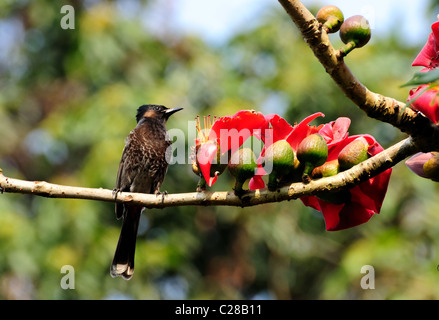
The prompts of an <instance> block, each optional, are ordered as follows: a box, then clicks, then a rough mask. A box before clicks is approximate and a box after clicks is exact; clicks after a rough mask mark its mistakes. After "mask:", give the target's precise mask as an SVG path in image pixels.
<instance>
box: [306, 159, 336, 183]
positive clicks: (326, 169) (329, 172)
mask: <svg viewBox="0 0 439 320" xmlns="http://www.w3.org/2000/svg"><path fill="white" fill-rule="evenodd" d="M339 172H340V165H339V163H338V160H332V161H328V162H325V163H324V164H323V165H321V166H320V167H317V168H315V169H314V170H313V171H312V178H313V179H318V178H325V177H331V176H335V175H336V174H338V173H339Z"/></svg>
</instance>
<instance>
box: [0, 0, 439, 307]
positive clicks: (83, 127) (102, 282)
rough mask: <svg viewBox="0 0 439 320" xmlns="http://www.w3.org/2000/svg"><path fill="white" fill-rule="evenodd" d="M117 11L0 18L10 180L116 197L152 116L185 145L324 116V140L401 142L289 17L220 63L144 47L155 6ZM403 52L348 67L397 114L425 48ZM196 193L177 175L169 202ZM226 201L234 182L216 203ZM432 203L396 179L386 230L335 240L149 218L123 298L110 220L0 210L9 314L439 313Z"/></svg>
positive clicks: (296, 217)
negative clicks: (129, 304) (165, 109)
mask: <svg viewBox="0 0 439 320" xmlns="http://www.w3.org/2000/svg"><path fill="white" fill-rule="evenodd" d="M124 2H125V1H121V0H120V1H86V2H82V1H79V0H77V1H73V0H72V1H49V0H40V1H27V0H22V1H16V2H13V1H6V2H2V4H1V5H0V8H1V10H0V12H1V13H0V28H1V29H2V30H6V31H5V32H4V33H3V34H4V35H6V34H7V35H8V37H5V38H4V39H2V43H3V44H5V49H4V50H3V52H2V53H1V55H0V74H1V78H0V136H1V139H0V168H2V169H3V171H4V173H5V175H7V176H10V177H15V178H21V179H28V180H46V181H49V182H53V183H59V184H65V185H74V186H83V187H94V188H99V187H102V188H108V189H112V188H114V185H115V179H116V173H117V168H118V163H119V160H120V156H121V153H122V149H123V146H124V139H125V137H126V136H127V135H128V133H129V131H130V130H131V129H132V128H133V127H134V126H135V118H134V116H135V111H136V108H137V107H138V106H139V105H141V104H144V103H158V104H164V105H167V106H170V107H176V106H180V107H184V108H185V109H184V111H182V112H181V114H179V116H178V117H174V118H171V119H170V121H169V123H168V129H169V128H179V129H181V130H183V131H185V132H187V131H188V121H191V120H193V119H194V118H195V116H196V115H198V114H199V115H208V114H213V115H217V116H223V115H229V114H234V113H235V112H236V111H238V110H240V109H247V108H254V109H256V110H258V111H262V112H264V113H266V114H268V113H278V114H280V115H281V116H283V117H285V118H286V119H288V121H290V122H291V123H294V122H299V121H301V120H302V119H303V118H305V117H306V116H308V115H310V114H312V113H314V112H319V111H321V112H323V113H325V115H326V117H325V118H324V119H322V118H321V119H318V121H317V122H316V124H317V123H322V122H329V121H332V120H335V119H336V118H337V117H341V116H347V117H350V118H351V119H352V126H351V129H350V133H351V134H359V133H368V134H372V135H374V136H375V137H376V138H377V140H378V141H379V142H380V143H381V144H382V145H383V146H384V147H388V146H390V145H391V144H393V143H395V142H396V141H398V140H400V139H402V138H403V137H404V135H403V134H401V133H400V132H398V131H397V130H396V129H394V128H393V127H391V126H390V125H387V124H383V123H380V122H378V121H376V120H372V119H368V118H366V116H365V114H364V113H363V112H362V111H361V110H359V109H358V108H357V107H356V106H354V105H353V104H352V103H351V102H350V100H348V99H347V98H346V97H344V96H343V94H342V93H341V92H340V90H339V88H338V87H337V86H336V85H335V84H334V83H333V82H332V81H331V79H330V78H329V76H328V75H327V74H326V73H325V71H324V70H323V68H322V67H321V65H319V63H318V62H317V60H316V59H315V57H314V56H313V55H312V53H311V51H310V50H309V48H308V47H307V46H306V44H305V43H304V42H303V41H302V39H301V37H300V35H299V34H298V32H297V30H296V29H295V27H294V25H293V24H292V22H291V21H290V20H289V18H288V16H287V14H286V13H285V12H284V11H283V10H282V9H281V8H280V7H279V8H277V9H275V10H272V11H270V12H268V13H266V14H265V15H263V16H261V17H259V18H258V19H260V22H259V24H258V26H257V27H255V28H253V29H252V30H247V31H245V32H241V33H237V35H236V36H234V37H233V38H232V39H231V40H230V41H229V42H227V43H226V44H224V45H223V46H218V47H213V46H208V45H207V44H205V43H203V41H201V40H200V39H198V38H196V37H193V36H188V35H184V36H178V35H175V34H173V33H172V32H166V30H165V29H166V28H164V30H163V32H161V33H160V34H158V33H153V32H151V31H150V30H148V29H147V28H145V25H144V23H143V21H142V12H145V10H148V7H149V5H150V2H140V1H134V2H135V3H136V5H137V6H138V10H136V14H130V15H126V14H123V13H121V10H120V6H123V5H124ZM64 4H71V5H72V6H73V7H74V8H75V26H76V28H75V29H74V30H63V29H62V28H61V27H60V19H61V18H62V15H61V14H60V13H59V12H60V8H61V6H62V5H64ZM155 5H158V2H157V3H155ZM317 9H318V8H316V10H314V12H316V11H317ZM332 39H333V41H334V44H335V45H336V46H338V45H340V41H339V40H338V38H337V36H334V37H333V38H332ZM398 39H401V37H400V36H399V35H395V36H394V37H392V38H388V39H380V38H379V37H373V40H372V42H371V43H370V44H368V45H367V46H366V47H364V48H362V49H360V50H355V51H354V52H353V53H351V54H350V55H349V56H348V57H347V58H346V61H347V63H348V64H349V67H350V68H351V70H352V71H353V72H354V73H355V75H356V76H357V77H358V78H359V79H360V80H361V81H362V82H363V83H364V84H365V85H366V86H368V87H369V88H370V89H371V90H373V91H376V92H379V93H382V94H384V95H387V96H391V97H394V98H396V99H398V100H401V101H404V100H405V99H406V97H407V95H408V89H407V88H400V85H401V84H403V83H404V82H406V81H407V80H408V79H410V77H411V76H412V74H413V70H412V68H411V67H410V65H411V62H412V60H413V58H414V57H415V55H416V54H417V51H418V50H419V49H420V48H412V47H409V46H408V44H406V43H404V44H403V43H401V42H400V41H398ZM6 44H8V45H6ZM187 143H188V145H190V144H191V141H187ZM196 184H197V178H196V176H195V175H194V174H193V173H192V172H191V166H190V164H176V165H173V166H171V167H170V168H169V170H168V175H167V177H166V179H165V182H164V186H163V187H162V190H167V191H168V192H169V193H178V192H191V191H194V190H195V188H196ZM232 185H233V181H232V179H231V177H230V175H229V174H228V173H225V174H223V175H222V176H221V177H220V179H219V181H218V182H217V184H216V185H215V186H214V188H213V189H214V190H230V189H231V188H232ZM437 196H438V187H437V184H435V183H433V182H431V181H427V180H425V179H421V178H419V177H417V176H415V175H413V174H412V173H411V172H409V170H407V169H406V168H405V166H404V165H403V164H399V165H398V166H396V167H395V168H394V173H393V175H392V179H391V182H390V186H389V191H388V193H387V197H386V200H385V202H384V206H383V209H382V213H381V214H380V215H378V216H374V217H373V218H372V219H371V221H369V222H368V223H367V224H364V225H361V226H358V227H355V228H352V229H349V230H345V231H338V232H327V231H325V226H324V221H323V219H322V216H321V214H320V213H318V212H316V211H313V210H312V209H310V208H306V207H304V206H303V205H302V203H301V202H300V201H291V202H283V203H275V204H267V205H261V206H258V207H253V208H245V209H241V208H229V207H179V208H169V209H163V210H147V211H145V212H144V213H145V214H144V215H143V216H142V220H141V226H140V230H139V238H138V242H137V251H136V272H135V275H134V277H133V279H132V280H130V281H124V280H122V279H113V278H111V277H110V274H109V267H110V263H111V259H112V256H113V252H114V249H115V247H116V243H117V239H118V236H119V231H120V226H121V223H120V221H116V219H115V216H114V208H113V205H112V204H109V203H102V202H98V201H84V200H67V199H47V198H42V197H36V196H35V197H34V196H28V195H20V194H8V193H4V194H2V195H0V298H1V299H116V298H122V299H124V298H126V299H214V298H226V299H242V298H256V299H290V298H294V299H438V298H439V286H438V285H437V284H438V282H439V271H438V270H437V268H436V267H437V265H438V264H439V252H438V248H439V240H438V237H437V234H438V233H439V215H438V204H437V200H436V199H437ZM63 265H72V266H73V267H74V269H75V289H74V290H63V289H62V288H61V286H60V281H61V278H62V277H63V276H64V274H62V273H61V272H60V270H61V267H62V266H63ZM363 265H372V266H373V267H374V268H375V277H376V278H375V289H374V290H363V289H362V288H361V286H360V280H361V278H362V277H363V276H364V274H361V272H360V270H361V267H362V266H363Z"/></svg>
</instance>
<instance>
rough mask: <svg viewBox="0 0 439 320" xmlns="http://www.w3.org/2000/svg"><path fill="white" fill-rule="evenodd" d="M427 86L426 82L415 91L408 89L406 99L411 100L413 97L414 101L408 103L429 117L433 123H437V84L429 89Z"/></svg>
mask: <svg viewBox="0 0 439 320" xmlns="http://www.w3.org/2000/svg"><path fill="white" fill-rule="evenodd" d="M428 87H429V85H428V84H423V85H421V86H419V87H418V88H417V89H416V90H415V91H413V90H410V94H409V97H408V98H407V101H409V102H410V101H411V100H413V99H415V101H414V102H412V103H411V104H410V105H411V106H412V108H413V109H416V110H418V111H420V112H422V113H423V114H424V115H425V116H426V117H427V118H428V119H430V120H431V121H433V122H434V123H438V122H439V97H438V94H439V86H434V87H432V88H430V89H427V88H428ZM426 89H427V90H426ZM425 90H426V91H425ZM423 91H424V92H423Z"/></svg>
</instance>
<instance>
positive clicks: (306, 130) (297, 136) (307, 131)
mask: <svg viewBox="0 0 439 320" xmlns="http://www.w3.org/2000/svg"><path fill="white" fill-rule="evenodd" d="M324 116H325V115H324V114H323V113H321V112H317V113H314V114H312V115H310V116H308V117H306V118H305V119H303V120H302V121H301V122H300V123H299V124H298V125H296V126H294V128H293V130H292V131H291V133H290V134H289V135H288V137H286V139H285V140H287V141H288V142H289V144H290V145H291V147H292V148H293V149H294V150H297V147H298V146H299V144H300V142H302V140H303V139H305V138H306V137H307V136H309V135H311V134H313V133H316V132H318V131H319V130H320V129H321V127H322V126H323V125H320V126H318V127H314V126H313V127H310V126H309V125H308V123H310V122H311V121H312V120H314V119H315V118H317V117H324Z"/></svg>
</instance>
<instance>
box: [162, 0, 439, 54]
mask: <svg viewBox="0 0 439 320" xmlns="http://www.w3.org/2000/svg"><path fill="white" fill-rule="evenodd" d="M428 2H429V1H428V0H355V1H349V0H331V1H329V0H328V1H324V0H320V1H317V0H304V1H303V3H304V4H305V5H306V6H308V7H310V6H314V5H318V4H320V6H324V5H327V4H332V5H336V6H337V7H339V8H340V9H341V10H342V11H343V14H344V16H345V19H346V18H347V17H349V16H352V15H356V14H361V15H363V16H365V17H366V18H367V19H368V20H369V23H370V25H371V27H372V35H373V34H374V33H375V34H379V35H383V36H385V35H386V34H388V33H389V32H390V29H391V28H394V29H395V28H396V27H397V28H398V32H400V33H401V38H403V39H406V40H407V41H409V42H410V43H411V44H419V45H422V44H423V43H425V41H426V37H427V36H428V34H429V33H430V32H431V30H430V25H431V24H432V23H433V22H434V19H435V16H436V14H437V13H436V14H435V13H431V17H430V20H429V19H428V18H426V16H427V14H426V12H427V5H428ZM170 3H172V6H173V12H174V17H175V21H174V23H175V25H176V27H177V30H178V31H179V32H189V33H194V34H197V35H199V36H201V37H202V38H203V39H204V40H206V41H207V42H209V43H211V44H221V43H223V42H224V41H226V40H227V39H228V38H229V37H230V36H231V35H233V34H234V32H236V30H241V29H242V28H248V27H251V26H254V25H256V24H257V21H258V17H260V16H262V15H263V14H264V11H266V10H269V9H270V8H271V7H273V6H278V7H281V5H280V4H279V2H278V1H276V0H221V1H220V0H210V1H206V0H174V1H170ZM438 13H439V12H438Z"/></svg>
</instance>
